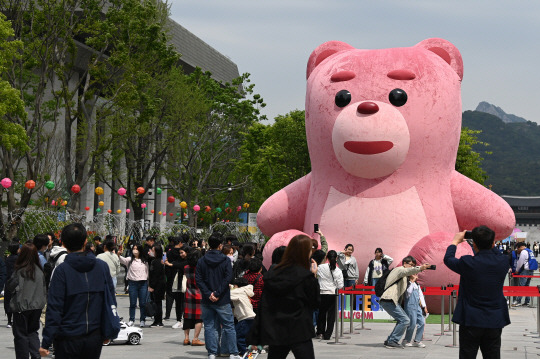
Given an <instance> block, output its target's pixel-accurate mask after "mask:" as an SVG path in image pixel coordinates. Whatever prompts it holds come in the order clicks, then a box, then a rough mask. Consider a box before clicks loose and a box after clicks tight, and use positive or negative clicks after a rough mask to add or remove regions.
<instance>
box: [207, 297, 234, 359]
mask: <svg viewBox="0 0 540 359" xmlns="http://www.w3.org/2000/svg"><path fill="white" fill-rule="evenodd" d="M201 309H202V320H203V323H204V339H205V346H206V350H207V351H208V355H216V354H217V353H218V333H217V327H218V325H219V324H218V323H221V330H222V332H223V335H222V337H221V338H222V339H221V351H222V352H223V353H228V354H234V355H236V354H238V348H237V346H236V330H235V329H234V317H233V313H232V309H231V305H230V304H223V305H212V304H201Z"/></svg>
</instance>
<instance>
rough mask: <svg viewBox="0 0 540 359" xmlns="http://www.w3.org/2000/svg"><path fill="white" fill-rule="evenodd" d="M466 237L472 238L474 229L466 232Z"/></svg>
mask: <svg viewBox="0 0 540 359" xmlns="http://www.w3.org/2000/svg"><path fill="white" fill-rule="evenodd" d="M465 239H472V231H466V232H465Z"/></svg>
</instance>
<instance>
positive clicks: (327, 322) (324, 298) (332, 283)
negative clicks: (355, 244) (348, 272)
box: [316, 250, 343, 340]
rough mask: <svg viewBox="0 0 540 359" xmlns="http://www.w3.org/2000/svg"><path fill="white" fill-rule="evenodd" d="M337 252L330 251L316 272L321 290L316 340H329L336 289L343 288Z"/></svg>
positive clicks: (333, 319) (334, 308) (334, 313)
mask: <svg viewBox="0 0 540 359" xmlns="http://www.w3.org/2000/svg"><path fill="white" fill-rule="evenodd" d="M337 257H338V255H337V252H336V251H334V250H332V251H329V252H328V254H327V255H326V259H327V260H328V263H325V264H321V265H320V266H319V269H318V270H317V279H318V280H319V287H320V288H321V306H320V307H319V318H318V319H317V334H316V335H317V338H319V339H324V340H330V337H331V336H332V332H333V330H334V322H335V320H336V296H335V294H336V289H340V288H343V273H342V271H341V270H340V269H339V268H338V267H337V265H336V263H337Z"/></svg>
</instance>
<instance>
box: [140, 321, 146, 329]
mask: <svg viewBox="0 0 540 359" xmlns="http://www.w3.org/2000/svg"><path fill="white" fill-rule="evenodd" d="M144 324H145V323H144V320H141V325H139V326H140V327H141V328H144Z"/></svg>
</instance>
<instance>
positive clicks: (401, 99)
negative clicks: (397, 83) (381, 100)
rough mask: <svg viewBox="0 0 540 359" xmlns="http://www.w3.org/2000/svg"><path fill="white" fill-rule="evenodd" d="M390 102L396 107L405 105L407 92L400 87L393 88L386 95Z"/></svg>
mask: <svg viewBox="0 0 540 359" xmlns="http://www.w3.org/2000/svg"><path fill="white" fill-rule="evenodd" d="M388 99H389V100H390V103H391V104H392V105H394V106H396V107H400V106H403V105H405V103H406V102H407V93H406V92H405V91H403V90H402V89H393V90H392V91H390V94H389V95H388Z"/></svg>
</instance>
